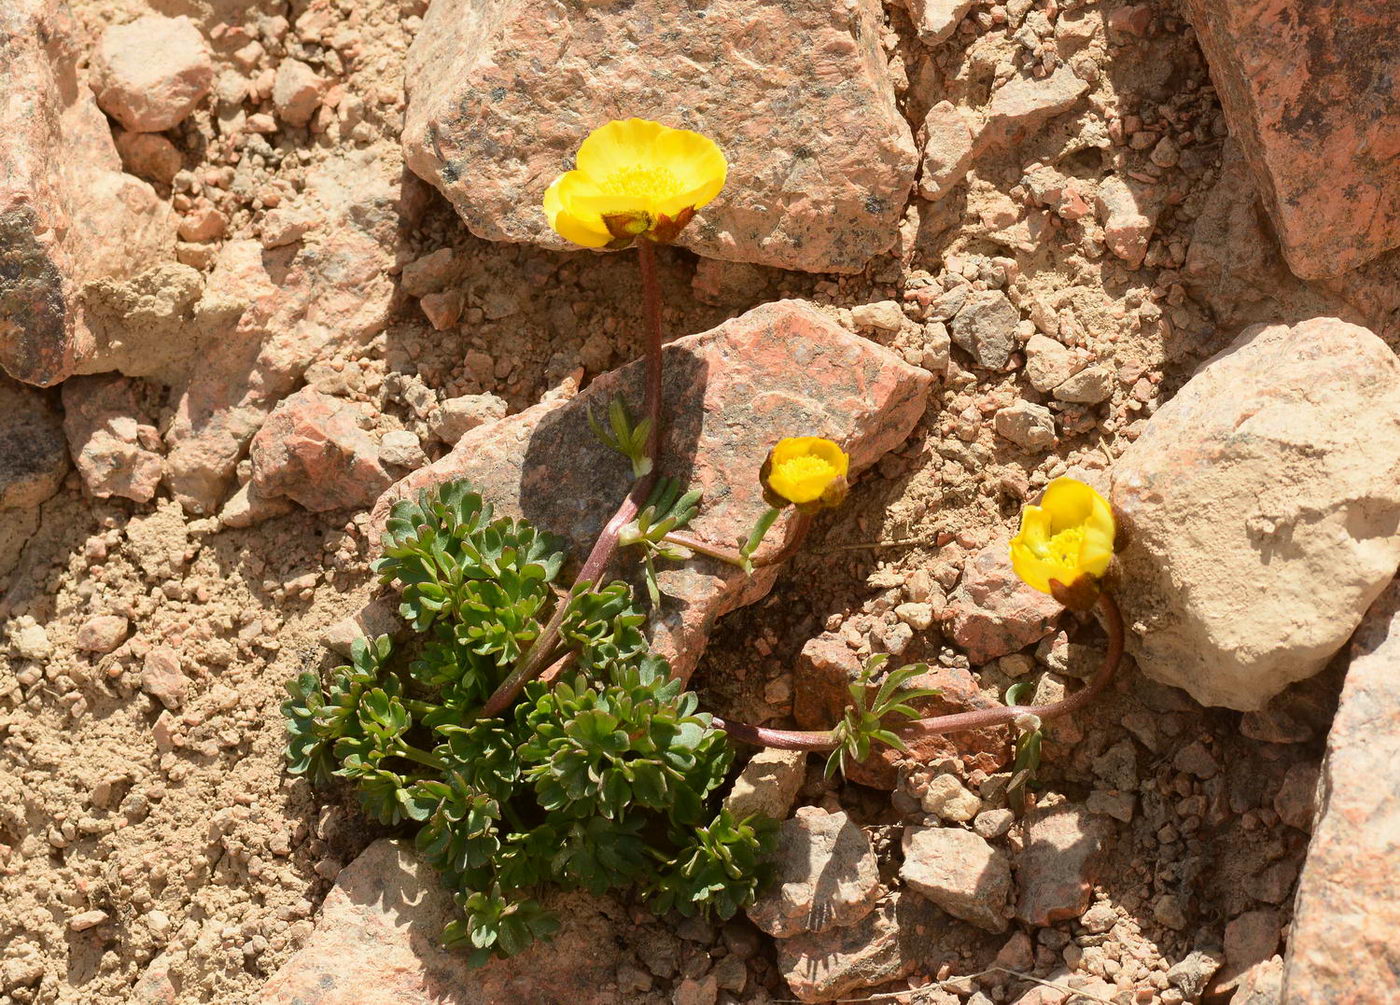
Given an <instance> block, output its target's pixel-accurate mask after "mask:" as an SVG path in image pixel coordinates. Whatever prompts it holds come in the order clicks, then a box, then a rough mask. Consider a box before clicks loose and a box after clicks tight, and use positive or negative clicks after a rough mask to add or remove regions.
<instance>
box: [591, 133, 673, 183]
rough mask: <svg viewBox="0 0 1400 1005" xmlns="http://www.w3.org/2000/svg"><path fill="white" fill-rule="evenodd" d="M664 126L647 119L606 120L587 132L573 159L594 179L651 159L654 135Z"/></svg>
mask: <svg viewBox="0 0 1400 1005" xmlns="http://www.w3.org/2000/svg"><path fill="white" fill-rule="evenodd" d="M665 128H666V127H665V126H663V125H662V124H661V123H659V122H651V121H649V120H647V119H622V120H614V121H612V122H608V123H606V124H605V125H602V126H599V127H598V128H597V129H595V130H593V132H591V133H589V134H588V136H587V137H586V138H585V139H584V141H583V143H582V144H580V145H579V148H578V156H577V157H576V158H575V163H576V164H577V166H578V169H579V170H580V171H582V172H583V173H584V174H586V175H588V176H589V177H591V178H593V179H594V180H596V181H601V180H602V179H604V178H607V177H609V176H610V175H613V174H616V173H617V172H619V171H624V170H627V169H629V168H635V167H637V166H639V165H644V164H647V163H650V162H651V161H652V159H653V156H652V151H653V148H654V146H655V143H656V139H657V137H658V136H660V135H661V132H662V130H664V129H665Z"/></svg>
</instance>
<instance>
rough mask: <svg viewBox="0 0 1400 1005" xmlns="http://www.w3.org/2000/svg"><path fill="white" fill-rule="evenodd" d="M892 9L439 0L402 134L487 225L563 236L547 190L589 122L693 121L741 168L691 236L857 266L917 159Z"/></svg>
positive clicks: (874, 5) (481, 229)
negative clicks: (889, 36)
mask: <svg viewBox="0 0 1400 1005" xmlns="http://www.w3.org/2000/svg"><path fill="white" fill-rule="evenodd" d="M882 23H883V11H882V9H881V5H880V3H879V0H852V2H851V3H849V4H838V5H835V6H833V5H832V4H831V3H829V2H827V0H792V2H788V3H784V4H782V5H772V4H752V3H746V2H742V0H716V2H713V3H707V4H703V5H694V4H678V3H674V2H671V0H637V2H635V3H628V4H597V3H594V4H571V5H559V4H556V3H553V2H551V0H489V2H486V3H478V2H469V0H435V2H434V3H433V4H432V5H431V7H430V8H429V10H428V13H427V15H426V16H425V18H424V21H423V27H422V29H421V30H420V31H419V32H418V36H417V39H416V40H415V42H414V45H413V48H412V49H411V50H410V54H409V65H408V71H407V86H408V94H409V105H408V111H407V118H406V120H405V123H404V133H403V140H404V150H405V153H406V156H407V160H408V163H409V166H410V167H411V168H412V169H413V170H414V171H415V172H417V173H418V174H419V175H420V176H421V177H423V178H425V179H427V180H428V181H430V182H431V183H432V184H433V185H435V186H437V188H438V189H440V190H441V191H442V193H443V194H444V195H445V196H447V198H448V199H449V200H451V201H452V203H453V204H454V205H455V206H456V207H457V211H458V212H459V213H460V214H461V216H462V218H463V220H465V221H466V224H467V226H468V227H469V228H470V229H471V231H472V232H473V233H474V234H476V235H478V236H479V237H485V238H490V239H493V240H507V241H529V242H532V243H536V244H541V245H543V246H545V247H549V248H569V247H572V246H571V245H569V244H568V243H567V242H565V241H564V240H563V239H562V238H560V237H558V236H557V235H556V234H554V233H553V231H551V230H550V229H549V227H548V226H547V224H546V222H545V217H544V213H543V211H542V210H541V209H540V198H541V196H542V195H543V193H544V189H545V187H546V186H547V185H548V184H549V183H550V182H551V181H552V180H553V179H554V178H555V177H556V176H557V175H558V174H559V173H561V172H562V171H564V170H565V169H567V168H568V167H570V166H571V159H572V157H573V155H574V152H575V151H576V150H577V149H578V146H579V143H580V142H581V141H582V140H583V138H584V137H585V136H586V135H587V134H588V133H589V132H590V131H591V130H592V129H594V128H596V127H598V126H600V125H602V124H603V123H605V122H607V121H608V120H609V119H612V118H618V117H624V116H626V115H635V116H639V117H641V118H651V119H656V120H658V121H662V122H665V123H666V124H667V125H671V126H677V127H684V128H689V129H695V130H698V131H700V132H702V133H704V134H705V135H707V136H709V137H710V138H711V139H713V140H714V141H715V142H716V143H717V144H719V146H720V148H721V149H722V150H723V151H724V153H725V156H726V157H727V159H728V161H729V178H728V182H727V185H726V187H725V190H724V192H723V193H722V194H721V195H720V197H719V198H718V199H717V200H716V201H715V202H714V203H712V204H711V205H709V206H707V207H705V208H704V209H702V210H701V212H700V216H699V218H698V219H697V221H696V222H695V223H693V224H692V225H691V226H690V227H689V228H687V230H686V231H685V232H684V233H683V234H682V237H681V241H680V243H681V244H683V245H685V246H686V247H689V248H691V249H693V250H695V251H697V252H699V253H700V254H702V255H707V256H712V257H715V258H724V259H729V260H734V261H743V262H754V263H758V264H762V265H776V266H779V267H782V268H788V269H805V270H808V271H814V272H856V271H859V270H860V269H861V268H863V267H864V266H865V264H866V263H867V262H868V261H869V260H870V258H871V257H872V256H873V255H876V254H879V253H881V252H883V251H885V250H886V249H888V248H889V247H890V245H891V244H892V243H893V242H894V239H895V236H896V231H897V227H898V223H899V221H900V219H901V217H902V215H903V212H904V205H905V202H906V200H907V197H908V195H909V191H910V189H911V188H912V186H913V182H914V172H915V168H916V166H917V153H916V151H915V149H914V144H913V139H912V137H911V135H910V131H909V126H908V124H907V123H906V122H905V121H904V119H903V117H902V116H901V115H900V113H899V110H898V108H897V107H896V105H895V96H894V88H893V84H892V82H891V80H890V78H889V75H888V73H887V71H886V65H885V64H886V56H885V53H884V51H883V50H882V48H881V46H880V36H881V31H882ZM619 40H626V42H625V44H619ZM521 136H530V137H532V141H531V143H530V144H528V145H527V147H526V148H524V149H522V147H521V145H520V143H519V142H518V140H519V137H521ZM522 158H523V159H522Z"/></svg>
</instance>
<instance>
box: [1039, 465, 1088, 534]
mask: <svg viewBox="0 0 1400 1005" xmlns="http://www.w3.org/2000/svg"><path fill="white" fill-rule="evenodd" d="M1097 495H1098V493H1097V492H1095V491H1094V490H1093V489H1092V488H1090V487H1089V486H1088V485H1085V484H1084V483H1083V482H1081V481H1079V480H1078V479H1075V478H1056V479H1055V480H1054V481H1052V482H1051V483H1050V484H1049V485H1047V486H1046V487H1045V495H1044V496H1043V497H1041V500H1040V508H1041V509H1043V510H1045V512H1047V513H1049V514H1050V533H1051V534H1052V535H1053V534H1058V533H1059V532H1060V531H1062V530H1064V529H1066V528H1068V527H1077V526H1079V525H1080V524H1083V523H1084V522H1085V521H1087V520H1088V519H1089V517H1090V515H1091V514H1092V513H1093V511H1094V497H1095V496H1097Z"/></svg>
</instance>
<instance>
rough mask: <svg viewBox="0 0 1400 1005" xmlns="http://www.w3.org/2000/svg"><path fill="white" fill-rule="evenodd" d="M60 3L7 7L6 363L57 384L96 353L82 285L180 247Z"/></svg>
mask: <svg viewBox="0 0 1400 1005" xmlns="http://www.w3.org/2000/svg"><path fill="white" fill-rule="evenodd" d="M84 55H85V53H84V51H83V47H82V45H81V44H80V42H79V36H78V33H77V29H76V26H75V24H74V22H73V19H72V16H71V14H69V13H68V9H67V6H66V5H63V4H60V3H59V2H58V0H7V2H6V3H5V4H3V5H0V94H3V95H5V96H6V100H4V101H0V136H3V137H4V142H0V368H2V369H4V370H5V371H6V372H7V373H9V374H10V375H11V376H12V377H15V378H17V379H19V380H22V381H25V382H27V383H30V384H39V385H42V386H48V385H51V384H56V383H58V382H59V381H61V380H63V379H64V378H65V377H67V376H68V375H69V374H71V373H74V372H75V367H76V365H77V364H78V362H79V361H81V360H83V359H84V358H87V357H91V356H93V355H94V352H95V346H94V341H93V337H92V334H91V332H90V331H89V330H88V328H87V325H86V323H85V320H84V307H83V302H82V292H83V288H84V286H85V285H86V284H87V283H89V282H92V281H94V280H98V279H105V278H114V277H115V278H126V277H129V276H133V275H135V274H136V273H138V272H140V271H142V270H143V269H144V268H146V267H147V266H149V265H151V264H154V263H156V262H158V261H159V260H160V259H161V258H162V257H164V256H166V255H168V254H169V253H170V252H171V251H172V250H173V248H174V243H175V230H174V223H173V218H172V216H171V212H170V207H169V206H167V205H166V204H165V203H163V202H162V201H161V200H160V199H159V197H157V195H156V193H155V190H154V189H153V188H151V186H150V185H149V184H147V183H146V182H144V181H141V180H140V179H138V178H136V177H134V176H132V175H129V174H124V173H123V172H122V169H121V159H120V158H119V157H118V156H117V148H116V145H115V144H114V143H113V141H112V133H111V130H110V129H109V128H108V126H107V120H106V118H105V117H104V116H103V114H102V113H101V112H100V111H99V110H98V108H97V104H96V102H94V100H93V96H92V92H91V91H90V90H89V89H88V88H87V86H86V83H85V82H84V81H83V79H82V71H80V69H79V62H80V60H81V59H82V58H83V57H84Z"/></svg>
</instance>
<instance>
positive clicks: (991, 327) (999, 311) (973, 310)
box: [948, 290, 1021, 370]
mask: <svg viewBox="0 0 1400 1005" xmlns="http://www.w3.org/2000/svg"><path fill="white" fill-rule="evenodd" d="M1020 321H1021V313H1020V312H1019V311H1018V310H1016V308H1015V307H1014V306H1013V305H1012V303H1011V301H1010V300H1009V299H1007V296H1006V294H1005V293H1003V292H1001V290H980V291H978V292H976V293H972V294H970V295H969V296H968V297H967V300H966V302H965V303H964V304H963V306H962V309H961V310H959V311H958V313H957V316H956V317H954V318H953V320H952V321H951V322H949V324H948V332H949V334H951V335H952V337H953V341H954V342H956V343H957V344H958V345H959V346H961V347H962V348H964V349H966V350H967V351H968V352H969V353H971V354H972V358H973V359H975V360H976V361H977V365H978V366H985V367H987V368H988V369H989V370H1000V369H1001V368H1002V367H1004V366H1006V364H1007V362H1008V361H1009V360H1010V359H1011V353H1012V351H1013V350H1014V349H1015V348H1016V326H1017V325H1018V324H1019V323H1020Z"/></svg>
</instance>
